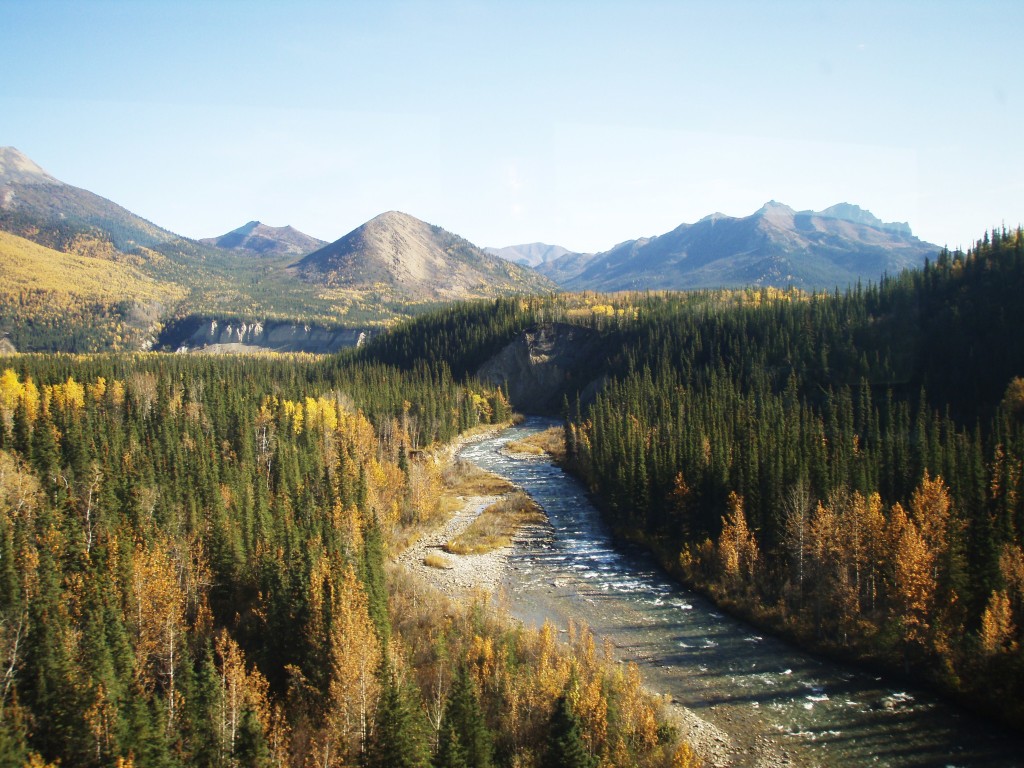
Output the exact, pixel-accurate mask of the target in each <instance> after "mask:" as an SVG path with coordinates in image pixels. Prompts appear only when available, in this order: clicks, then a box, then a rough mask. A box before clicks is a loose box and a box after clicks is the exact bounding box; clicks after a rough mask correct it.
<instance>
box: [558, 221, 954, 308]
mask: <svg viewBox="0 0 1024 768" xmlns="http://www.w3.org/2000/svg"><path fill="white" fill-rule="evenodd" d="M938 250H939V248H938V246H936V245H932V244H931V243H926V242H923V241H921V240H919V239H918V238H916V237H914V236H913V234H911V231H910V227H909V226H908V225H907V224H904V223H896V224H892V223H885V222H882V221H880V220H879V219H878V218H876V217H875V216H874V215H872V214H871V213H870V212H869V211H865V210H863V209H861V208H859V207H858V206H856V205H850V204H848V203H840V204H838V205H834V206H832V207H831V208H826V209H825V210H824V211H817V212H815V211H800V212H797V211H794V210H793V209H792V208H790V207H789V206H787V205H783V204H781V203H777V202H775V201H771V202H769V203H766V204H765V205H764V206H763V207H762V208H761V209H760V210H758V211H757V212H755V213H754V214H752V215H750V216H746V217H743V218H734V217H731V216H725V215H723V214H720V213H716V214H712V215H711V216H707V217H705V218H703V219H701V220H700V221H698V222H697V223H696V224H683V225H681V226H679V227H677V228H676V229H674V230H672V231H671V232H668V233H666V234H664V235H660V236H658V237H651V238H641V239H639V240H628V241H626V242H624V243H620V244H619V245H617V246H615V247H614V248H612V249H611V250H608V251H605V252H603V253H598V254H595V255H592V256H591V255H586V254H583V255H581V254H566V255H564V256H562V257H560V258H558V259H555V260H554V261H551V262H548V263H546V264H542V265H540V266H539V267H538V271H540V272H541V273H542V274H544V275H547V276H548V277H550V278H551V279H552V280H554V281H555V282H556V283H558V284H559V285H560V286H561V287H563V288H566V289H569V290H597V291H619V290H645V289H686V288H718V287H738V286H746V285H774V286H779V287H785V286H789V285H794V286H797V287H799V288H826V289H831V288H834V287H836V286H840V287H844V286H847V285H850V284H852V283H856V282H857V281H858V280H863V281H865V282H867V281H871V280H878V279H879V278H880V277H881V276H882V275H883V274H884V273H890V274H895V273H898V272H900V271H902V270H903V269H905V268H907V267H916V266H920V265H921V264H922V263H923V262H924V260H925V258H926V257H928V256H933V255H934V254H935V253H937V252H938Z"/></svg>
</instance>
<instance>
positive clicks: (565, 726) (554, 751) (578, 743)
mask: <svg viewBox="0 0 1024 768" xmlns="http://www.w3.org/2000/svg"><path fill="white" fill-rule="evenodd" d="M541 765H542V767H543V768H597V759H596V758H595V757H593V756H592V755H591V754H590V753H589V752H587V748H586V746H585V745H584V743H583V734H582V732H581V729H580V720H579V717H577V715H576V713H575V712H573V709H572V704H571V703H570V701H569V697H568V696H566V695H565V694H563V695H561V696H559V698H558V702H557V703H556V704H555V712H554V714H553V715H552V716H551V724H550V725H549V729H548V744H547V752H546V753H545V755H544V761H543V763H542V764H541Z"/></svg>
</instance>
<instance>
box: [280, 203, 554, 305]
mask: <svg viewBox="0 0 1024 768" xmlns="http://www.w3.org/2000/svg"><path fill="white" fill-rule="evenodd" d="M293 266H294V268H295V270H296V271H297V272H298V273H299V274H300V275H301V276H302V278H303V279H305V280H307V281H310V282H314V283H319V284H324V285H327V286H330V287H347V288H352V289H362V290H382V289H383V290H385V291H387V292H389V293H391V294H392V295H394V296H395V297H401V298H404V299H406V300H410V301H423V300H450V299H459V298H470V297H481V296H496V295H500V294H509V293H536V292H538V291H541V292H546V291H550V290H553V289H554V288H555V286H554V285H553V284H552V283H551V282H549V281H548V279H547V278H545V277H542V276H541V275H539V274H537V273H536V272H534V271H533V270H530V269H526V268H524V267H521V266H519V265H517V264H513V263H511V262H509V261H505V260H504V259H500V258H498V257H496V256H492V255H491V254H489V253H486V252H484V251H483V250H482V249H481V248H478V247H477V246H475V245H473V244H472V243H470V242H469V241H468V240H464V239H463V238H461V237H459V236H458V235H453V234H452V233H450V232H447V231H445V230H443V229H441V228H440V227H435V226H432V225H430V224H427V223H425V222H423V221H420V220H419V219H417V218H414V217H413V216H409V215H408V214H405V213H400V212H398V211H389V212H388V213H382V214H381V215H380V216H377V217H376V218H374V219H371V220H370V221H368V222H367V223H365V224H363V225H362V226H360V227H358V228H357V229H354V230H352V231H351V232H349V233H348V234H347V235H345V236H344V237H343V238H341V239H340V240H337V241H335V242H333V243H331V244H330V245H327V246H324V247H323V248H321V249H320V250H318V251H314V252H313V253H311V254H309V255H308V256H306V257H305V258H303V259H301V260H300V261H298V262H297V263H296V264H294V265H293Z"/></svg>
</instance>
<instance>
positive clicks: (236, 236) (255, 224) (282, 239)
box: [199, 221, 327, 258]
mask: <svg viewBox="0 0 1024 768" xmlns="http://www.w3.org/2000/svg"><path fill="white" fill-rule="evenodd" d="M199 242H201V243H206V244H207V245H212V246H215V247H217V248H225V249H228V250H232V251H247V252H249V253H252V254H255V255H256V256H293V257H296V258H298V257H302V256H305V255H306V254H307V253H312V252H313V251H315V250H317V249H318V248H323V247H324V246H325V245H327V243H326V242H325V241H324V240H320V239H319V238H316V237H313V236H312V235H307V234H306V233H305V232H300V231H299V230H297V229H295V227H292V226H290V225H288V226H284V227H271V226H269V225H267V224H264V223H263V222H261V221H250V222H249V223H247V224H243V225H242V226H241V227H239V228H238V229H233V230H231V231H230V232H228V233H226V234H223V235H221V236H220V237H204V238H202V239H200V241H199Z"/></svg>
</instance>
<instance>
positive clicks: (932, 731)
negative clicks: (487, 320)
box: [459, 419, 1024, 768]
mask: <svg viewBox="0 0 1024 768" xmlns="http://www.w3.org/2000/svg"><path fill="white" fill-rule="evenodd" d="M549 426H551V422H550V421H545V420H542V419H528V420H527V421H526V422H524V423H523V424H522V425H520V426H517V427H513V428H511V429H509V430H506V431H504V432H502V433H500V434H498V435H496V436H491V437H488V438H486V439H483V440H480V441H478V442H475V443H471V444H469V445H467V446H465V447H463V448H462V449H461V451H460V454H459V455H460V456H461V458H463V459H465V460H468V461H470V462H472V463H474V464H476V465H478V466H480V467H482V468H484V469H487V470H490V471H492V472H495V473H496V474H499V475H501V476H503V477H506V478H508V479H509V480H511V481H512V482H513V483H515V484H516V485H518V486H520V487H522V488H523V489H524V490H525V491H526V492H527V493H529V494H530V495H531V496H532V497H533V498H534V499H535V500H536V501H537V502H538V503H539V504H540V505H541V506H542V507H543V508H544V511H545V512H546V513H547V515H548V518H549V520H550V528H548V529H546V530H543V531H535V532H534V533H533V534H532V535H529V536H527V537H525V538H524V539H523V540H522V541H520V542H519V543H518V544H517V547H516V549H515V552H514V553H513V555H512V558H511V568H510V576H509V577H508V578H507V580H506V584H505V589H506V592H507V602H508V607H509V610H510V611H511V612H512V614H513V615H514V616H515V617H517V618H519V619H520V620H522V621H523V622H524V623H527V624H534V625H537V624H540V623H541V622H543V621H544V620H545V619H551V620H552V621H553V622H554V623H555V624H556V625H557V626H561V627H564V626H566V623H567V621H568V620H569V619H572V620H575V621H584V622H586V623H587V624H588V625H589V626H590V628H591V629H592V630H593V631H594V633H595V635H596V636H597V637H598V639H599V640H603V639H608V640H610V641H611V642H612V644H613V645H614V646H615V647H616V652H617V655H618V656H619V658H621V659H622V660H624V661H630V660H632V661H636V662H637V663H638V664H640V666H641V669H642V671H643V674H644V678H645V680H646V682H647V684H648V685H649V686H650V688H651V689H652V690H655V691H658V692H661V693H665V694H668V695H669V696H671V697H672V700H673V702H675V703H677V704H679V705H680V706H682V707H685V708H687V709H689V710H690V711H691V712H693V713H694V714H696V715H697V716H699V717H700V718H701V719H703V720H705V721H707V722H709V723H711V724H712V725H713V726H716V727H717V729H720V730H721V731H722V732H724V733H725V734H727V735H728V739H727V740H726V741H727V742H728V744H729V747H728V748H729V750H730V752H729V754H728V762H729V764H732V765H741V766H766V765H778V764H784V765H794V766H829V767H831V766H868V765H870V766H892V767H893V768H897V767H909V766H915V767H919V768H923V767H924V766H963V767H964V768H967V767H968V766H1022V765H1024V739H1021V738H1020V737H1018V736H1016V735H1014V734H1011V733H1009V732H1008V731H1005V730H1002V729H999V728H997V727H995V726H993V725H991V724H990V723H988V722H987V721H983V720H981V719H980V718H976V717H974V716H972V715H970V714H969V713H966V712H964V711H961V710H959V709H957V708H956V707H953V706H951V705H948V704H946V703H943V702H942V701H940V700H939V699H937V698H936V697H935V696H934V695H932V694H930V693H928V692H926V691H922V690H918V689H916V688H913V687H907V686H906V685H905V684H903V683H899V682H893V681H890V680H889V679H887V678H885V677H882V676H879V675H877V674H873V673H870V672H866V671H864V670H862V669H858V668H856V667H852V666H844V665H841V664H836V663H834V662H831V661H826V660H822V659H820V658H817V657H815V656H813V655H811V654H808V653H806V652H804V651H801V650H800V649H798V648H796V647H795V646H793V645H791V644H789V643H786V642H784V641H782V640H779V639H776V638H774V637H772V636H770V635H768V634H766V633H764V632H762V631H759V630H756V629H754V628H752V627H751V626H750V625H748V624H745V623H744V622H742V621H740V620H737V619H734V618H732V617H730V616H728V615H725V614H723V613H722V612H721V611H719V610H718V609H717V608H716V607H715V605H714V604H713V603H711V602H710V601H708V600H707V599H705V598H703V597H702V596H700V595H698V594H695V593H693V592H690V591H688V590H686V589H684V588H683V587H681V586H680V585H679V584H678V582H675V581H674V580H672V579H671V578H670V577H669V576H668V575H667V574H665V573H664V572H663V571H662V570H661V569H660V568H659V567H658V565H657V564H656V562H655V561H654V560H653V559H652V558H651V557H650V556H649V555H647V554H646V553H644V552H642V551H640V550H639V549H637V548H634V547H630V546H624V545H619V544H617V543H615V542H613V540H612V538H611V536H610V534H609V532H608V530H607V528H606V527H605V526H604V524H603V523H602V521H601V518H600V514H599V513H598V511H597V510H596V509H595V508H594V506H593V505H592V504H591V503H590V501H589V500H588V498H587V495H586V491H585V489H584V488H583V486H582V485H581V484H580V483H579V482H578V481H577V480H576V479H575V478H573V477H571V476H569V475H566V474H565V473H564V472H563V471H562V470H561V469H560V468H559V467H557V466H554V465H553V464H552V463H551V461H550V460H548V459H547V458H542V457H525V456H519V455H515V456H512V455H508V454H506V453H503V452H502V450H501V449H502V447H503V446H504V445H505V444H506V443H508V442H509V441H510V440H517V439H521V438H523V437H525V436H527V435H529V434H532V433H535V432H538V431H541V430H543V429H545V428H547V427H549Z"/></svg>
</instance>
